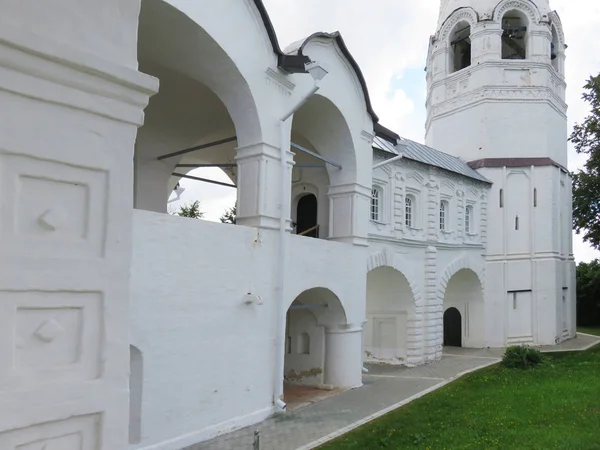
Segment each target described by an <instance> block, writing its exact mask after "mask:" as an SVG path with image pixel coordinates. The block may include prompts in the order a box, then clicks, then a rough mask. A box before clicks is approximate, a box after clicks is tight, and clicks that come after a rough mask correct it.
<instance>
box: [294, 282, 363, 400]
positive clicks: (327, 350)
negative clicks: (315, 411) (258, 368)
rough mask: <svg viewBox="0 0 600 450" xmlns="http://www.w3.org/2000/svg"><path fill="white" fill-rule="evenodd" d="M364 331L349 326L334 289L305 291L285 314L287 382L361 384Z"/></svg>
mask: <svg viewBox="0 0 600 450" xmlns="http://www.w3.org/2000/svg"><path fill="white" fill-rule="evenodd" d="M361 331H362V329H360V328H356V329H353V328H349V327H348V323H347V320H346V314H345V311H344V307H343V305H342V303H341V301H340V299H339V298H338V297H337V295H336V294H334V293H333V292H332V291H331V290H329V289H326V288H320V287H319V288H312V289H308V290H306V291H304V292H302V293H301V294H300V295H298V296H297V297H296V298H295V299H294V301H293V302H292V304H291V305H290V306H289V309H288V311H287V314H286V333H285V345H284V348H285V364H284V382H285V384H286V385H304V386H317V387H325V386H327V387H337V388H351V387H357V386H360V385H361V383H362V379H361V355H360V349H361V336H362V334H361ZM284 399H285V389H284Z"/></svg>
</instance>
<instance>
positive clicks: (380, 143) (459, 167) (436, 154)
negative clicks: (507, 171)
mask: <svg viewBox="0 0 600 450" xmlns="http://www.w3.org/2000/svg"><path fill="white" fill-rule="evenodd" d="M402 143H404V144H406V147H404V148H403V146H402V144H399V145H398V146H397V147H395V146H394V145H393V144H392V143H390V142H389V141H386V140H385V139H382V138H380V137H379V136H376V137H375V138H374V139H373V147H374V148H376V149H379V150H383V151H384V152H386V153H390V154H393V155H399V154H402V157H403V158H406V159H410V160H412V161H417V162H420V163H423V164H428V165H430V166H435V167H439V168H440V169H444V170H448V171H450V172H454V173H457V174H459V175H463V176H465V177H469V178H473V179H475V180H478V181H483V182H484V183H491V181H490V180H488V179H487V178H486V177H484V176H483V175H481V174H480V173H479V172H477V171H476V170H474V169H471V167H469V165H468V164H467V163H466V162H465V161H463V160H461V159H459V158H457V157H455V156H451V155H448V154H447V153H443V152H440V151H439V150H435V149H433V148H431V147H428V146H426V145H423V144H419V143H418V142H415V141H411V140H410V139H404V138H402ZM398 150H400V152H399V151H398Z"/></svg>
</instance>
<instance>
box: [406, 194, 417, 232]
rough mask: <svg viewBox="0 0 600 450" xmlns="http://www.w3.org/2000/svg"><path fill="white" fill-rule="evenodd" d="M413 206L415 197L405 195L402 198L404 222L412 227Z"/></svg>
mask: <svg viewBox="0 0 600 450" xmlns="http://www.w3.org/2000/svg"><path fill="white" fill-rule="evenodd" d="M414 208H415V199H414V197H412V196H411V195H407V196H406V197H405V198H404V224H405V225H406V226H407V227H409V228H412V227H413V224H414V222H413V219H414V213H415V211H414Z"/></svg>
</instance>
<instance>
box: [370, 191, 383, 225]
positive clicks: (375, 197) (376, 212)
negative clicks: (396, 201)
mask: <svg viewBox="0 0 600 450" xmlns="http://www.w3.org/2000/svg"><path fill="white" fill-rule="evenodd" d="M381 197H382V195H381V189H380V188H378V187H374V188H373V189H371V220H373V221H375V222H380V221H381V212H380V210H381Z"/></svg>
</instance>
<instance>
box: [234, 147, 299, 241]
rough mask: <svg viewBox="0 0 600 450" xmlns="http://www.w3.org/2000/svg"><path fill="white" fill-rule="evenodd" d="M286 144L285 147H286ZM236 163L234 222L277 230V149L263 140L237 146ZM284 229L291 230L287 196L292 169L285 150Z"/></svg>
mask: <svg viewBox="0 0 600 450" xmlns="http://www.w3.org/2000/svg"><path fill="white" fill-rule="evenodd" d="M288 147H289V146H288ZM235 159H236V161H237V165H238V175H237V187H238V204H237V221H236V223H237V224H239V225H245V226H248V227H257V228H269V229H274V230H278V229H279V218H280V214H281V212H280V211H281V209H282V205H281V198H282V195H281V189H282V187H281V186H282V184H281V165H280V161H281V158H280V149H279V147H276V146H273V145H271V144H267V143H264V142H263V143H260V144H254V145H248V146H246V147H239V148H238V149H237V156H236V158H235ZM285 163H286V174H285V177H286V180H285V186H286V188H285V193H284V198H285V199H286V202H285V203H286V205H287V206H284V208H285V214H286V229H287V230H288V231H289V230H291V219H290V210H289V199H290V197H291V195H292V184H291V176H292V168H293V167H294V154H293V153H292V152H291V151H287V152H286V160H285Z"/></svg>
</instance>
